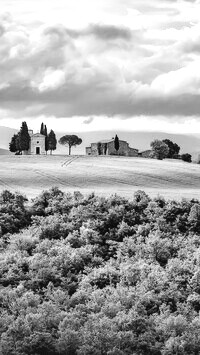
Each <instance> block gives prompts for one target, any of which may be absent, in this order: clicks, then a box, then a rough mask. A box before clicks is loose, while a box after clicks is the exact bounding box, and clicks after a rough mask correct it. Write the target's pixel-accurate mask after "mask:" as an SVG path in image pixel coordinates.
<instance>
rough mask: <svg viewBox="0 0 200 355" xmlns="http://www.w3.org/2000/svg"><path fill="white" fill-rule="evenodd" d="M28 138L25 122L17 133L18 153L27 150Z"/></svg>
mask: <svg viewBox="0 0 200 355" xmlns="http://www.w3.org/2000/svg"><path fill="white" fill-rule="evenodd" d="M29 144H30V136H29V133H28V126H27V124H26V122H22V126H21V129H20V131H19V146H20V151H27V150H29Z"/></svg>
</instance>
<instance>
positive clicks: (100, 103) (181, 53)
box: [0, 0, 200, 129]
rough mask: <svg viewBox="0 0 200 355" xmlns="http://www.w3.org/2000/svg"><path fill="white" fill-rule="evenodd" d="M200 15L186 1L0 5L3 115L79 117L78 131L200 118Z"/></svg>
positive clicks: (60, 0) (18, 0) (198, 6)
mask: <svg viewBox="0 0 200 355" xmlns="http://www.w3.org/2000/svg"><path fill="white" fill-rule="evenodd" d="M199 10H200V3H199V1H196V2H194V1H193V2H192V1H184V0H180V1H175V0H174V1H170V0H163V1H162V2H161V1H160V0H152V1H151V2H147V1H146V0H135V1H132V0H101V1H99V0H84V1H83V0H67V1H66V0H51V1H50V0H29V1H27V0H1V12H5V13H6V14H5V15H3V17H2V18H1V26H0V77H1V86H0V109H2V110H4V111H5V112H7V113H6V115H10V117H12V119H18V117H41V116H42V115H44V117H48V116H51V115H54V116H55V117H57V118H59V119H60V120H61V119H62V117H70V116H74V120H76V122H77V124H78V126H79V127H80V128H81V129H84V127H83V125H81V121H80V120H79V119H78V117H79V116H80V117H82V118H83V121H84V120H85V122H90V117H97V116H98V117H100V118H101V120H103V121H102V122H105V120H107V122H108V121H109V122H113V121H112V120H111V118H110V117H112V116H115V117H116V116H120V118H125V117H133V116H134V117H138V116H142V117H144V116H145V117H147V116H148V119H149V120H150V121H149V122H152V124H157V123H155V122H156V121H155V120H156V118H155V117H161V116H162V117H164V116H166V120H165V121H166V122H167V123H166V124H167V125H169V121H168V120H167V117H168V116H169V117H170V118H171V122H172V121H173V120H177V121H181V120H184V117H189V116H196V117H199V116H200V107H199V97H198V95H199V96H200V74H199V65H200V61H199V52H200V45H199V39H200V37H199V29H200V25H199V23H198V22H199V19H198V16H199ZM9 12H10V14H11V15H9V14H8V13H9ZM104 117H105V120H104ZM187 119H188V118H187ZM138 120H139V118H138ZM73 122H75V121H73ZM138 122H139V121H138ZM95 124H96V125H97V127H99V126H98V122H97V119H94V120H93V121H92V122H91V123H90V124H88V125H84V126H85V127H86V126H87V128H88V127H91V126H93V127H94V126H95ZM111 124H112V123H111ZM138 124H139V123H138ZM145 124H146V123H145ZM107 125H108V126H109V124H107ZM107 125H106V126H107ZM150 126H151V124H150Z"/></svg>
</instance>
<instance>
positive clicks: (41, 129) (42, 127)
mask: <svg viewBox="0 0 200 355" xmlns="http://www.w3.org/2000/svg"><path fill="white" fill-rule="evenodd" d="M40 134H44V123H43V122H42V123H41V127H40Z"/></svg>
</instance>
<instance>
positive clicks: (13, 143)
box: [9, 134, 19, 153]
mask: <svg viewBox="0 0 200 355" xmlns="http://www.w3.org/2000/svg"><path fill="white" fill-rule="evenodd" d="M18 140H19V136H18V134H14V135H13V136H12V138H11V141H10V143H9V150H10V152H12V153H16V152H18V151H19V144H18Z"/></svg>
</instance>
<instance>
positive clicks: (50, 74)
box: [38, 68, 65, 92]
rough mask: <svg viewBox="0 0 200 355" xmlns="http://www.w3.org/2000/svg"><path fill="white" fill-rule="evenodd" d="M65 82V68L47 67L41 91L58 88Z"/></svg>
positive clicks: (40, 87) (39, 87)
mask: <svg viewBox="0 0 200 355" xmlns="http://www.w3.org/2000/svg"><path fill="white" fill-rule="evenodd" d="M64 84H65V72H64V71H63V70H59V69H57V70H52V69H51V68H48V69H46V71H45V73H44V77H43V80H42V82H41V83H40V84H39V86H38V89H39V91H41V92H43V91H48V90H52V89H57V88H59V87H60V86H62V85H64Z"/></svg>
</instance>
